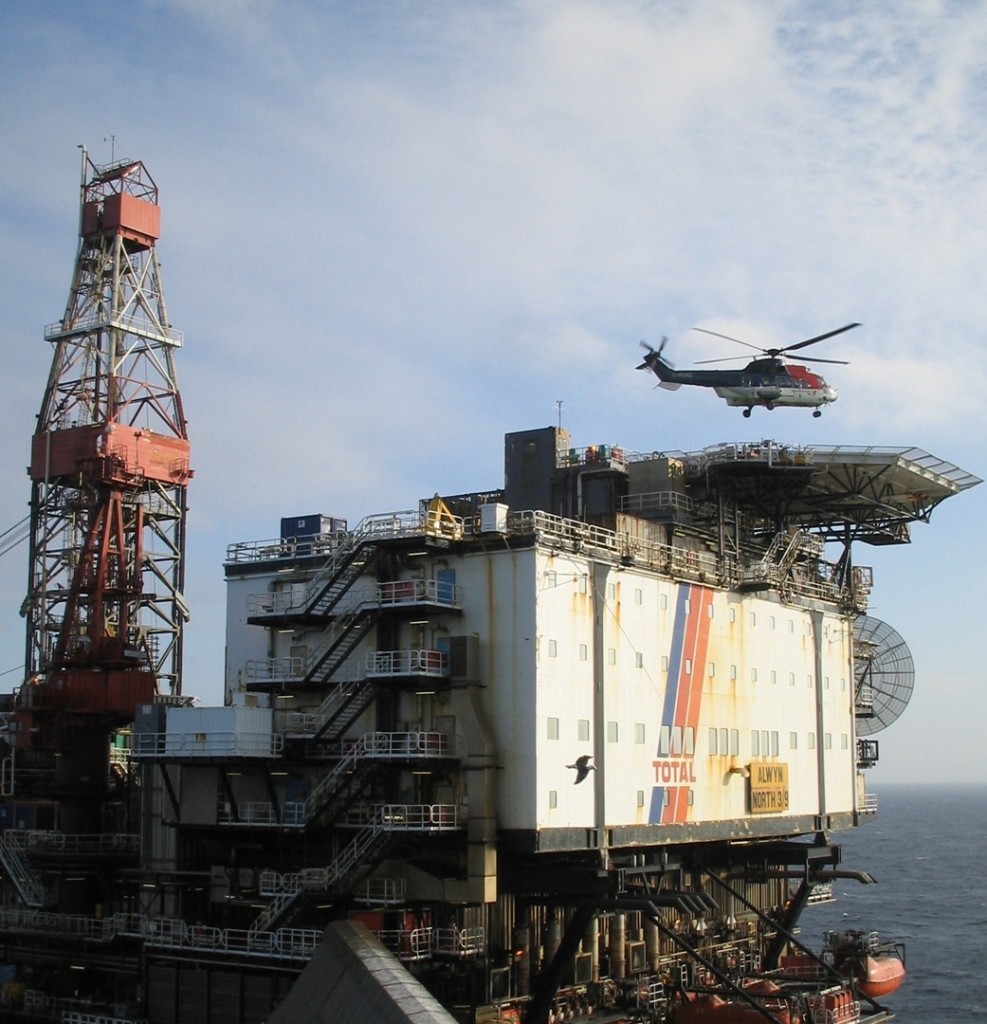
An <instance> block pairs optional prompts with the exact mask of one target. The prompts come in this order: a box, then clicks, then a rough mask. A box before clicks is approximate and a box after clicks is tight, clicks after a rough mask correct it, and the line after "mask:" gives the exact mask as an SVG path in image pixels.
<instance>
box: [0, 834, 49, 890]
mask: <svg viewBox="0 0 987 1024" xmlns="http://www.w3.org/2000/svg"><path fill="white" fill-rule="evenodd" d="M0 863H2V864H3V866H4V868H5V869H6V871H7V874H8V875H9V876H10V879H11V881H12V882H13V883H14V885H15V887H16V888H17V891H18V893H20V897H21V899H22V900H23V901H24V902H25V903H26V904H27V905H28V906H29V907H35V908H38V907H43V906H44V905H45V896H46V891H45V887H44V886H43V885H42V884H41V880H40V879H39V878H38V876H37V875H36V874H35V873H34V871H33V870H32V869H31V867H30V865H29V864H28V863H27V861H26V860H25V859H24V857H23V856H22V855H21V850H20V849H19V848H18V843H17V842H16V840H14V838H13V836H11V835H8V834H7V832H0Z"/></svg>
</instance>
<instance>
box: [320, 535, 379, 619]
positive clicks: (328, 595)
mask: <svg viewBox="0 0 987 1024" xmlns="http://www.w3.org/2000/svg"><path fill="white" fill-rule="evenodd" d="M350 537H351V539H350V540H349V543H347V544H345V545H344V546H343V547H342V548H340V550H339V552H338V554H339V555H340V556H341V557H340V558H339V559H338V560H336V559H333V560H332V561H330V562H329V563H328V564H327V565H326V566H325V567H324V568H323V569H322V570H320V571H319V572H318V573H316V575H315V576H314V577H313V578H312V581H311V583H309V585H308V590H307V592H306V596H305V603H304V612H305V614H307V615H319V616H327V615H329V613H330V612H331V611H332V610H333V608H335V607H336V605H337V604H338V603H339V601H340V599H341V598H342V596H343V595H344V594H345V593H346V592H347V591H348V590H349V589H350V587H351V586H353V584H354V583H355V582H356V581H357V580H358V579H359V578H360V577H361V576H362V575H363V574H364V572H365V571H366V570H367V567H368V566H369V565H370V563H371V562H372V561H373V559H374V557H375V556H376V554H377V545H376V543H375V542H374V541H372V540H370V539H369V538H367V537H365V536H363V535H362V534H361V533H360V532H356V533H353V534H351V535H350Z"/></svg>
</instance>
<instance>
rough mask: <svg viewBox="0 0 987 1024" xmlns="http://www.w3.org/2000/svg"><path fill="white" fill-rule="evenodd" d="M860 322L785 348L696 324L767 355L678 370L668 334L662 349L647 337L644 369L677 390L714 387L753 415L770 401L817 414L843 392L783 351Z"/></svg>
mask: <svg viewBox="0 0 987 1024" xmlns="http://www.w3.org/2000/svg"><path fill="white" fill-rule="evenodd" d="M859 326H860V324H859V323H852V324H847V325H846V326H845V327H838V328H836V330H835V331H827V332H826V333H825V334H818V335H816V337H814V338H806V340H805V341H798V342H795V343H794V344H793V345H785V346H783V347H782V348H759V347H758V346H757V345H752V344H751V343H750V342H747V341H741V340H740V338H731V337H730V335H728V334H720V333H719V332H718V331H710V330H707V329H706V328H704V327H694V328H693V330H696V331H702V333H703V334H712V335H715V336H716V337H717V338H725V339H726V340H727V341H734V342H736V343H737V344H738V345H745V346H746V347H747V348H752V349H755V350H756V351H757V352H760V353H761V356H760V357H759V358H757V359H753V360H751V361H750V362H749V363H748V364H747V365H746V366H745V367H744V368H743V369H742V370H676V369H675V368H674V367H673V366H672V364H671V363H669V362H668V361H667V360H665V359H663V358H662V355H661V353H662V351H663V350H664V348H665V346H666V345H667V344H668V338H662V340H661V344H660V345H659V346H658V349H657V350H655V349H653V348H652V347H651V346H650V345H648V344H646V343H645V342H643V341H642V342H641V345H642V347H643V348H645V349H646V350H647V353H648V354H647V355H646V356H645V357H644V362H643V363H641V365H640V366H639V367H638V369H639V370H651V371H652V373H654V375H655V376H656V377H657V378H658V380H659V382H660V383H659V385H658V386H659V387H662V388H667V389H669V390H670V391H676V390H677V389H678V388H680V387H681V386H682V385H683V384H694V385H696V386H697V387H701V388H712V389H713V390H714V391H715V392H716V393H717V394H718V395H719V396H720V398H722V399H724V400H725V401H726V403H727V405H731V406H739V407H743V409H744V416H745V417H746V416H750V414H751V409H753V408H754V406H755V405H759V406H764V408H766V409H775V408H778V407H779V406H794V407H801V408H811V409H812V410H813V412H812V415H813V416H821V415H822V409H821V408H820V407H821V406H824V405H829V404H830V403H831V402H835V401H836V399H837V397H838V396H839V393H838V392H837V390H836V388H834V387H831V386H830V385H829V384H827V383H826V381H824V380H823V379H822V377H820V376H819V374H817V373H813V372H812V371H811V370H810V369H809V368H808V367H806V366H800V365H797V364H795V363H788V362H786V361H785V360H784V358H783V356H784V354H785V353H786V352H794V351H795V350H796V349H800V348H805V347H806V346H808V345H815V344H816V343H817V342H820V341H825V340H826V339H827V338H833V337H835V336H836V335H837V334H842V333H843V332H844V331H849V330H851V329H852V328H854V327H859ZM744 358H749V357H745V356H727V357H725V358H723V359H703V360H701V361H700V362H699V363H697V364H696V365H697V366H700V365H702V364H703V363H722V362H726V361H727V360H728V359H744ZM812 361H813V362H816V363H839V364H841V365H843V366H845V365H846V360H845V359H818V358H817V359H814V360H812Z"/></svg>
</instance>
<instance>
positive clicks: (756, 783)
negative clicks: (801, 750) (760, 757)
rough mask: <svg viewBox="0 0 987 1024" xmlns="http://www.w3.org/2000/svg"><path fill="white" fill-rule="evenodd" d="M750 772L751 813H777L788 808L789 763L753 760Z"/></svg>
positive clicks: (749, 768) (749, 767)
mask: <svg viewBox="0 0 987 1024" xmlns="http://www.w3.org/2000/svg"><path fill="white" fill-rule="evenodd" d="M748 771H749V772H750V773H751V774H750V804H751V814H777V813H778V812H779V811H787V810H788V765H787V764H768V763H767V762H766V761H760V762H758V761H753V762H752V763H751V764H750V765H749V766H748Z"/></svg>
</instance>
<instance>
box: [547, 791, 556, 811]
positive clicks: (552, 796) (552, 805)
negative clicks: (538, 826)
mask: <svg viewBox="0 0 987 1024" xmlns="http://www.w3.org/2000/svg"><path fill="white" fill-rule="evenodd" d="M558 806H559V792H558V790H557V789H550V790H549V791H548V809H549V810H550V811H554V810H555V809H556V807H558Z"/></svg>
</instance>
